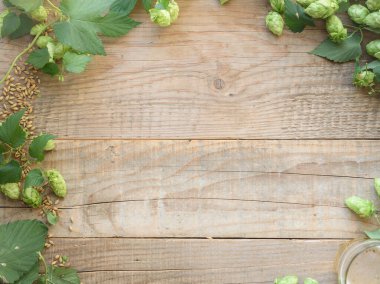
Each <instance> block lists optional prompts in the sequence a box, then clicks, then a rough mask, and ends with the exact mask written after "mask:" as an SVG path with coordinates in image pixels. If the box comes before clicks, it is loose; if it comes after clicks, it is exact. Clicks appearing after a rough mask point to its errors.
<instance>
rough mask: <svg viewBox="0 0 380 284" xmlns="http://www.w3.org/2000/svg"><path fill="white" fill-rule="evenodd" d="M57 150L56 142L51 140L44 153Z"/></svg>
mask: <svg viewBox="0 0 380 284" xmlns="http://www.w3.org/2000/svg"><path fill="white" fill-rule="evenodd" d="M54 149H55V142H54V140H49V141H48V142H47V143H46V145H45V148H44V151H52V150H54Z"/></svg>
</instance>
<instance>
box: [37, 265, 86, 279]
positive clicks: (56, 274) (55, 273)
mask: <svg viewBox="0 0 380 284" xmlns="http://www.w3.org/2000/svg"><path fill="white" fill-rule="evenodd" d="M41 281H42V283H52V284H80V279H79V277H78V274H77V271H76V270H75V269H72V268H65V267H54V266H51V265H49V266H48V269H47V271H46V275H44V276H42V277H41Z"/></svg>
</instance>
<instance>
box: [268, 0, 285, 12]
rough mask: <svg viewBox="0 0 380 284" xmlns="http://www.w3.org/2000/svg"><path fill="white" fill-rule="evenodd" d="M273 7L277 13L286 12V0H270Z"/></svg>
mask: <svg viewBox="0 0 380 284" xmlns="http://www.w3.org/2000/svg"><path fill="white" fill-rule="evenodd" d="M269 3H270V5H271V6H272V9H273V10H274V11H276V12H277V13H280V14H282V13H284V11H285V0H269Z"/></svg>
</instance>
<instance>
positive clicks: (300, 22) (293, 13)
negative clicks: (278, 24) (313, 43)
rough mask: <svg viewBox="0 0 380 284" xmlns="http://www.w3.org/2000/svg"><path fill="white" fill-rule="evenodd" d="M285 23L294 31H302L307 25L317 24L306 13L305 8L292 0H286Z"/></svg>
mask: <svg viewBox="0 0 380 284" xmlns="http://www.w3.org/2000/svg"><path fill="white" fill-rule="evenodd" d="M284 18H285V24H286V26H287V27H288V28H289V29H290V30H291V31H292V32H294V33H300V32H302V31H303V30H304V29H305V27H306V26H315V23H314V20H313V19H312V18H311V17H310V16H309V15H307V14H305V10H304V8H302V7H301V6H300V5H298V4H297V3H294V2H293V1H292V0H285V13H284Z"/></svg>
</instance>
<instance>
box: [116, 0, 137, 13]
mask: <svg viewBox="0 0 380 284" xmlns="http://www.w3.org/2000/svg"><path fill="white" fill-rule="evenodd" d="M136 3H137V0H116V1H115V2H114V3H113V4H112V6H111V11H114V12H117V13H125V14H128V15H129V14H130V13H131V12H132V11H133V9H134V8H135V6H136Z"/></svg>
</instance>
